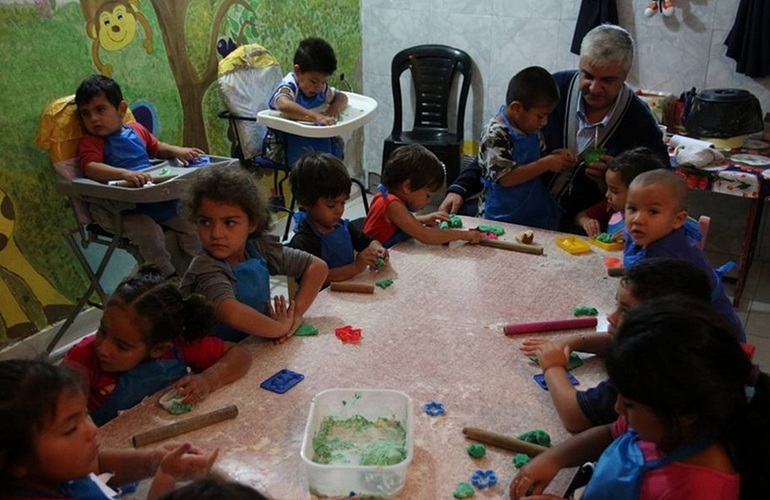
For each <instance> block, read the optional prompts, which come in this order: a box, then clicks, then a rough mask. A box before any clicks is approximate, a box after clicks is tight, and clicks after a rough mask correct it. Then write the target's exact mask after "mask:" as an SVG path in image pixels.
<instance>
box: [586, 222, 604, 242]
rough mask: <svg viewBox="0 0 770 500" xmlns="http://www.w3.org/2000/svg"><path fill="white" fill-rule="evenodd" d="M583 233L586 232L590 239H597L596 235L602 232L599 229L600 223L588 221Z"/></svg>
mask: <svg viewBox="0 0 770 500" xmlns="http://www.w3.org/2000/svg"><path fill="white" fill-rule="evenodd" d="M583 231H585V232H586V234H587V235H588V237H589V238H595V237H596V235H598V234H599V233H601V232H602V231H601V228H600V227H599V221H598V220H596V219H588V220H587V221H586V222H584V223H583Z"/></svg>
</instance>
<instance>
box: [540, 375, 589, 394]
mask: <svg viewBox="0 0 770 500" xmlns="http://www.w3.org/2000/svg"><path fill="white" fill-rule="evenodd" d="M532 378H533V379H534V380H535V382H537V385H539V386H540V387H541V388H542V389H543V390H544V391H547V390H548V383H547V382H546V381H545V374H544V373H538V374H537V375H533V376H532ZM567 379H568V380H569V383H570V384H572V385H578V384H580V381H579V380H578V379H577V378H575V376H574V375H573V374H572V372H569V371H568V372H567Z"/></svg>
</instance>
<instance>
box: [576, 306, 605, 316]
mask: <svg viewBox="0 0 770 500" xmlns="http://www.w3.org/2000/svg"><path fill="white" fill-rule="evenodd" d="M573 314H574V315H575V316H596V315H598V314H599V311H597V310H596V308H595V307H591V306H580V307H576V308H575V311H574V312H573Z"/></svg>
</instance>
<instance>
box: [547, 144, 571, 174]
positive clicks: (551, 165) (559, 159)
mask: <svg viewBox="0 0 770 500" xmlns="http://www.w3.org/2000/svg"><path fill="white" fill-rule="evenodd" d="M562 151H565V152H566V153H569V154H572V153H571V152H570V151H569V150H566V149H565V150H562ZM566 153H565V155H566ZM543 159H544V160H546V161H547V162H548V170H550V171H551V172H556V173H558V172H561V171H563V170H569V169H570V168H572V166H573V165H574V163H570V162H568V161H565V158H564V157H563V156H562V155H561V154H559V153H551V154H549V155H548V156H545V157H544V158H543Z"/></svg>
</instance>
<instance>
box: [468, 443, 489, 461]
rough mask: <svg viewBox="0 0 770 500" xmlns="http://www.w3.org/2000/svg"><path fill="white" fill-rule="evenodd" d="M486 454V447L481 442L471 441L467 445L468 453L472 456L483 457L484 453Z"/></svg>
mask: <svg viewBox="0 0 770 500" xmlns="http://www.w3.org/2000/svg"><path fill="white" fill-rule="evenodd" d="M486 454H487V449H486V448H485V447H484V445H483V444H479V443H472V444H469V445H468V455H470V456H472V457H473V458H484V455H486Z"/></svg>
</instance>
